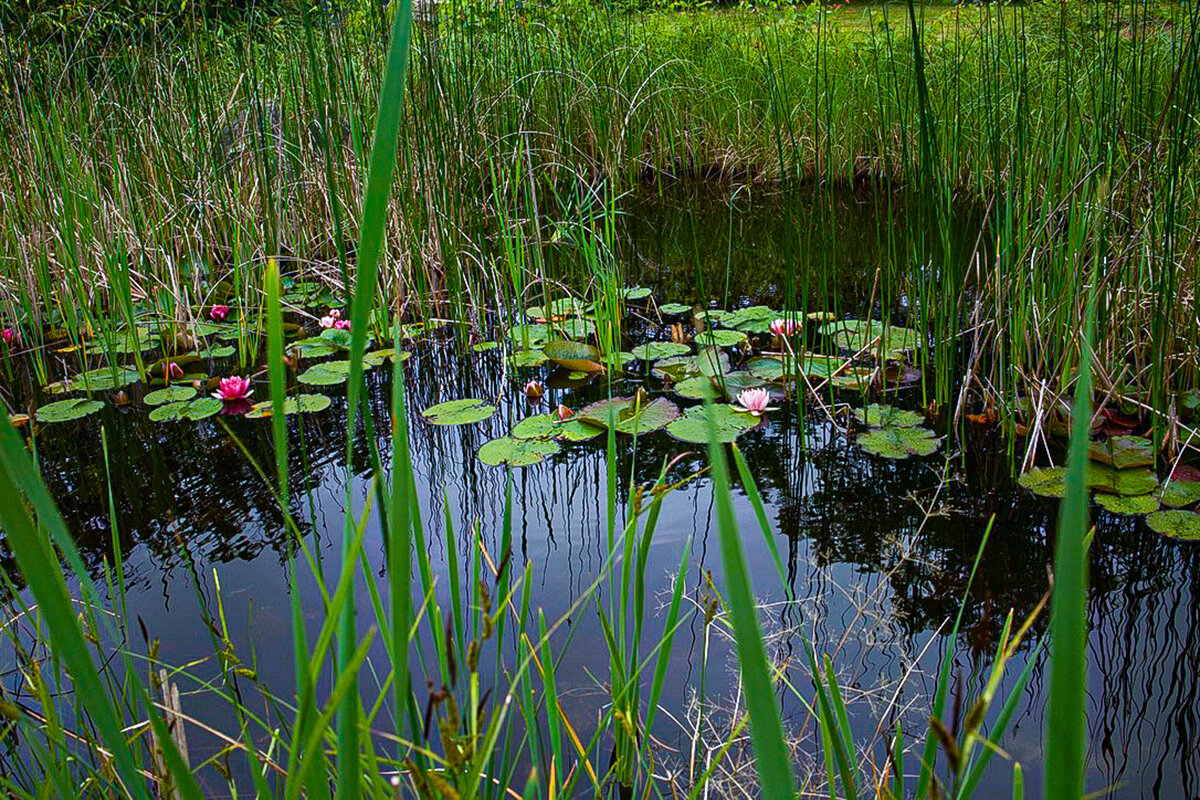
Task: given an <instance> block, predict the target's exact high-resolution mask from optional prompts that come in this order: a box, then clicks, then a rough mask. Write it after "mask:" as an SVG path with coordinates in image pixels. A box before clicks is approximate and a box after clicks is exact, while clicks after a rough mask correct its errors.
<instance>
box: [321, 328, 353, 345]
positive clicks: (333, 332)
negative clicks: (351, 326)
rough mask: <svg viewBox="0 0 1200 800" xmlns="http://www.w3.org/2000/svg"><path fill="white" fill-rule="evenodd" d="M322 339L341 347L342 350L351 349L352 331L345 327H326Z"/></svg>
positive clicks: (322, 332)
mask: <svg viewBox="0 0 1200 800" xmlns="http://www.w3.org/2000/svg"><path fill="white" fill-rule="evenodd" d="M320 338H321V339H324V340H325V341H327V342H329V343H330V344H332V345H333V346H334V347H339V348H341V349H342V350H349V349H350V339H351V333H350V331H349V330H348V329H344V328H326V329H325V330H323V331H321V336H320Z"/></svg>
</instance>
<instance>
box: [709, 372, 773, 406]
mask: <svg viewBox="0 0 1200 800" xmlns="http://www.w3.org/2000/svg"><path fill="white" fill-rule="evenodd" d="M711 380H713V381H715V382H716V383H717V384H718V385H720V387H721V388H722V389H723V390H724V391H725V397H726V399H728V400H729V402H731V403H732V402H735V401H736V400H737V396H738V395H739V394H741V393H742V392H744V391H746V390H747V389H758V388H760V387H762V385H763V380H762V379H761V378H759V377H757V376H756V375H754V374H753V373H751V372H747V371H746V370H738V371H736V372H726V373H725V374H724V375H722V376H719V377H718V376H714V377H713V378H712V379H711Z"/></svg>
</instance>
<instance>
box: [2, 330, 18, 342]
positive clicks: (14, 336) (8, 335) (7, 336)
mask: <svg viewBox="0 0 1200 800" xmlns="http://www.w3.org/2000/svg"><path fill="white" fill-rule="evenodd" d="M0 339H3V340H4V343H5V344H6V345H13V344H16V343H17V342H19V341H21V334H20V333H18V332H17V329H16V328H5V329H4V331H3V332H0Z"/></svg>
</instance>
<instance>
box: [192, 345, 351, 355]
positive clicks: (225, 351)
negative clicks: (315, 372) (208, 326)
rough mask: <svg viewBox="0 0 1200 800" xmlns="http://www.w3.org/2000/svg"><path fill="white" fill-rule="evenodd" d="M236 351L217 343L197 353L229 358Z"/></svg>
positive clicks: (229, 346) (231, 347) (231, 346)
mask: <svg viewBox="0 0 1200 800" xmlns="http://www.w3.org/2000/svg"><path fill="white" fill-rule="evenodd" d="M236 352H237V350H235V349H234V347H233V345H228V344H216V345H213V346H212V347H206V348H204V349H203V350H198V351H196V355H198V356H200V357H201V358H229V357H230V356H231V355H233V354H234V353H236ZM330 352H331V353H332V352H333V350H332V349H331V350H330Z"/></svg>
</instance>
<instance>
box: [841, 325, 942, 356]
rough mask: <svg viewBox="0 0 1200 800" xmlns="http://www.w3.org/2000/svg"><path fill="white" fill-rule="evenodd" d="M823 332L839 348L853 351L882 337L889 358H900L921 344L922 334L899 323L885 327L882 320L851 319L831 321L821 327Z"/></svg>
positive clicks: (872, 348) (872, 349) (885, 352)
mask: <svg viewBox="0 0 1200 800" xmlns="http://www.w3.org/2000/svg"><path fill="white" fill-rule="evenodd" d="M821 333H823V334H825V335H827V336H832V337H833V341H834V343H835V344H836V345H837V346H838V347H839V348H841V349H842V350H849V351H851V352H858V351H859V350H862V349H863V348H866V347H867V346H868V345H870V344H871V343H872V342H874V340H875V339H876V338H877V337H882V341H881V342H880V344H881V345H882V348H883V352H884V354H885V356H886V357H887V358H899V357H901V356H903V355H904V354H905V353H907V352H909V351H911V350H916V349H917V348H918V347H920V345H921V337H920V334H918V333H917V332H916V331H915V330H913V329H912V328H901V327H899V326H897V325H892V326H886V327H885V326H884V324H883V323H882V322H876V321H875V320H862V319H849V320H841V321H838V322H830V323H828V324H826V325H824V326H823V327H822V328H821ZM875 349H877V348H876V347H871V348H870V350H871V351H874V350H875Z"/></svg>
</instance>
